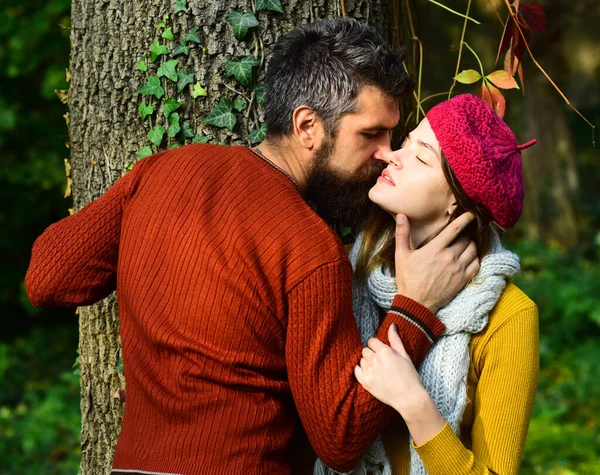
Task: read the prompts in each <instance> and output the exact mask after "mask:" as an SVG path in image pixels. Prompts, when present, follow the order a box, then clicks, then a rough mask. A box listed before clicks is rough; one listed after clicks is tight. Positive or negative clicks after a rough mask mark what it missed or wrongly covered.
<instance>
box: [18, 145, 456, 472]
mask: <svg viewBox="0 0 600 475" xmlns="http://www.w3.org/2000/svg"><path fill="white" fill-rule="evenodd" d="M351 283H352V269H351V266H350V263H349V261H348V259H347V258H346V256H345V253H344V248H343V246H342V244H341V242H340V241H339V239H338V238H337V237H336V235H335V234H334V233H333V232H332V231H331V230H330V228H329V227H328V226H326V225H325V223H324V222H323V221H322V220H321V219H320V218H319V217H318V216H317V215H316V214H315V213H314V212H313V211H312V210H311V209H310V208H309V207H308V206H307V205H306V203H305V202H304V201H303V199H302V198H301V196H300V194H299V193H298V191H297V190H296V188H295V186H294V184H293V183H292V182H291V181H290V180H289V179H288V178H286V177H285V176H284V175H283V174H282V173H280V172H279V171H277V170H275V169H274V168H273V167H272V166H270V165H269V164H267V163H266V162H264V161H263V160H261V159H260V158H258V157H257V156H256V155H254V154H253V153H252V152H251V151H249V150H248V149H247V148H244V147H222V146H214V145H189V146H185V147H181V148H179V149H175V150H171V151H168V152H163V153H160V154H157V155H154V156H152V157H148V158H146V159H144V160H142V161H141V162H140V163H139V164H137V165H136V166H135V167H134V169H133V170H132V171H131V172H130V173H127V174H126V175H125V176H124V177H123V178H121V179H120V180H119V181H118V182H117V183H116V184H115V185H114V186H113V187H112V188H111V189H110V190H109V191H108V192H107V193H106V194H105V195H104V196H102V197H101V198H99V199H98V200H96V201H94V202H92V203H90V204H89V205H88V206H86V207H84V208H83V209H82V210H81V211H79V212H78V213H76V214H74V215H73V216H70V217H68V218H65V219H63V220H61V221H59V222H58V223H56V224H54V225H52V226H50V227H49V228H48V229H47V230H46V231H45V232H44V234H42V236H40V237H39V238H38V240H37V241H36V243H35V245H34V248H33V254H32V258H31V264H30V267H29V270H28V273H27V277H26V286H27V292H28V294H29V298H30V299H31V301H32V303H33V304H34V305H37V306H81V305H89V304H91V303H93V302H97V301H98V300H100V299H102V298H104V297H106V296H107V295H109V294H110V293H111V292H112V291H114V290H115V289H116V290H117V297H118V302H119V313H120V322H121V323H120V324H121V339H122V345H123V361H124V366H125V379H126V383H127V403H126V404H125V414H124V418H123V427H122V432H121V435H120V437H119V441H118V444H117V449H116V454H115V458H114V468H115V470H117V469H120V470H139V471H144V472H160V473H166V474H175V473H177V474H209V473H210V474H213V473H214V474H221V473H232V474H233V473H235V474H240V473H244V474H254V473H256V474H271V473H273V474H284V473H289V471H290V458H291V457H290V450H293V448H292V447H290V438H291V436H292V433H293V431H294V428H295V426H296V424H297V422H298V420H299V419H300V420H301V421H302V423H303V425H304V428H305V430H306V432H307V434H308V437H309V439H310V441H311V443H312V445H313V447H314V449H315V451H316V453H317V454H318V455H319V456H320V457H321V458H322V459H323V461H324V462H325V463H327V464H328V465H330V466H331V467H333V468H335V469H337V470H340V471H347V470H349V469H351V468H353V467H354V466H355V465H356V463H357V461H358V460H359V459H360V457H361V455H362V454H363V453H364V452H365V451H366V450H367V448H368V447H369V446H370V445H371V443H372V442H373V440H374V439H375V437H376V436H377V434H378V433H379V432H380V431H381V429H382V426H383V425H384V424H385V422H386V421H387V419H388V417H389V415H390V409H389V408H388V407H387V406H385V405H383V404H381V403H379V402H378V401H376V400H375V399H374V398H372V397H371V396H370V395H369V394H368V393H367V392H366V391H364V390H363V389H362V387H361V386H360V385H359V384H358V383H357V381H356V380H355V378H354V376H353V369H354V366H355V365H356V364H357V363H358V361H359V359H360V353H361V348H362V345H361V343H360V338H359V334H358V330H357V327H356V323H355V321H354V317H353V315H352V291H351ZM392 322H395V323H396V324H397V326H398V327H399V330H400V333H401V335H402V336H403V338H404V339H405V343H406V346H407V349H408V350H409V352H410V353H411V356H412V357H413V358H414V359H415V361H417V363H418V362H419V361H420V360H421V359H422V357H423V356H424V354H425V352H426V351H427V349H428V348H429V346H430V345H431V340H432V339H435V338H436V336H437V335H439V334H440V333H441V332H442V331H443V329H444V327H443V325H442V324H441V323H440V322H439V321H438V320H437V319H436V318H435V316H434V315H432V314H431V313H429V312H428V311H427V310H426V309H425V308H423V307H421V306H420V305H419V304H417V303H415V302H413V301H411V300H409V299H406V298H403V297H400V296H397V297H396V299H395V301H394V312H391V313H390V314H388V316H387V317H386V319H385V322H384V324H383V325H382V328H381V329H380V333H379V336H380V338H381V339H383V340H385V335H386V332H387V328H388V326H389V325H390V324H391V323H392ZM298 416H299V417H298Z"/></svg>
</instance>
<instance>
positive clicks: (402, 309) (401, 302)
mask: <svg viewBox="0 0 600 475" xmlns="http://www.w3.org/2000/svg"><path fill="white" fill-rule="evenodd" d="M392 323H395V324H396V327H397V328H398V334H399V335H400V338H401V339H402V343H403V344H404V348H405V349H406V352H407V353H408V354H409V356H410V358H411V360H412V362H413V363H414V365H415V366H417V367H418V366H419V365H420V364H421V362H422V361H423V359H424V358H425V355H426V354H427V352H428V351H429V348H431V345H433V344H434V343H435V342H436V341H437V339H438V338H439V336H440V335H441V334H442V333H444V330H445V329H446V327H445V326H444V324H443V323H442V322H441V321H440V320H439V319H438V318H437V317H436V316H435V315H434V314H433V313H431V312H430V311H429V310H428V309H427V308H426V307H424V306H423V305H421V304H420V303H418V302H415V301H414V300H412V299H410V298H408V297H404V296H403V295H396V296H395V297H394V300H393V302H392V306H391V307H390V310H389V312H388V314H387V317H386V319H385V320H384V322H383V324H382V325H381V327H380V328H379V331H378V338H379V339H380V340H382V341H384V342H385V343H386V344H389V342H388V339H387V332H388V328H389V326H390V325H391V324H392Z"/></svg>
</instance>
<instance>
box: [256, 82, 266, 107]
mask: <svg viewBox="0 0 600 475" xmlns="http://www.w3.org/2000/svg"><path fill="white" fill-rule="evenodd" d="M254 92H255V94H256V102H258V103H259V104H264V103H265V85H264V84H263V83H262V82H261V83H258V84H257V85H256V86H254Z"/></svg>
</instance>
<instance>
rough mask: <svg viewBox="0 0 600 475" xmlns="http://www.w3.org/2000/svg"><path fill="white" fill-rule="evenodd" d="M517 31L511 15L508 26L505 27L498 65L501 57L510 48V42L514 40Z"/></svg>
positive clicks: (507, 22)
mask: <svg viewBox="0 0 600 475" xmlns="http://www.w3.org/2000/svg"><path fill="white" fill-rule="evenodd" d="M515 30H516V27H515V21H514V20H513V18H512V16H510V15H509V17H508V19H507V20H506V25H505V26H504V31H503V32H502V39H501V40H500V46H499V47H498V54H497V55H496V63H497V62H498V59H500V55H501V54H502V53H504V51H505V50H506V48H508V47H509V46H510V40H512V38H513V36H514V33H515ZM518 33H519V32H518V31H517V34H518Z"/></svg>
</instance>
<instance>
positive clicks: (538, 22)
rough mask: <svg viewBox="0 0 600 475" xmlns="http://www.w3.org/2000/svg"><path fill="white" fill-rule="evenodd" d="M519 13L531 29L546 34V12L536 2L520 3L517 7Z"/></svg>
mask: <svg viewBox="0 0 600 475" xmlns="http://www.w3.org/2000/svg"><path fill="white" fill-rule="evenodd" d="M519 15H520V16H521V17H522V18H523V20H524V21H525V23H527V26H528V27H529V28H531V29H532V30H533V31H536V32H538V33H542V34H544V35H545V34H546V14H545V13H544V9H543V8H542V6H541V5H540V4H539V3H538V2H531V3H530V4H529V5H521V6H520V8H519Z"/></svg>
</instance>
